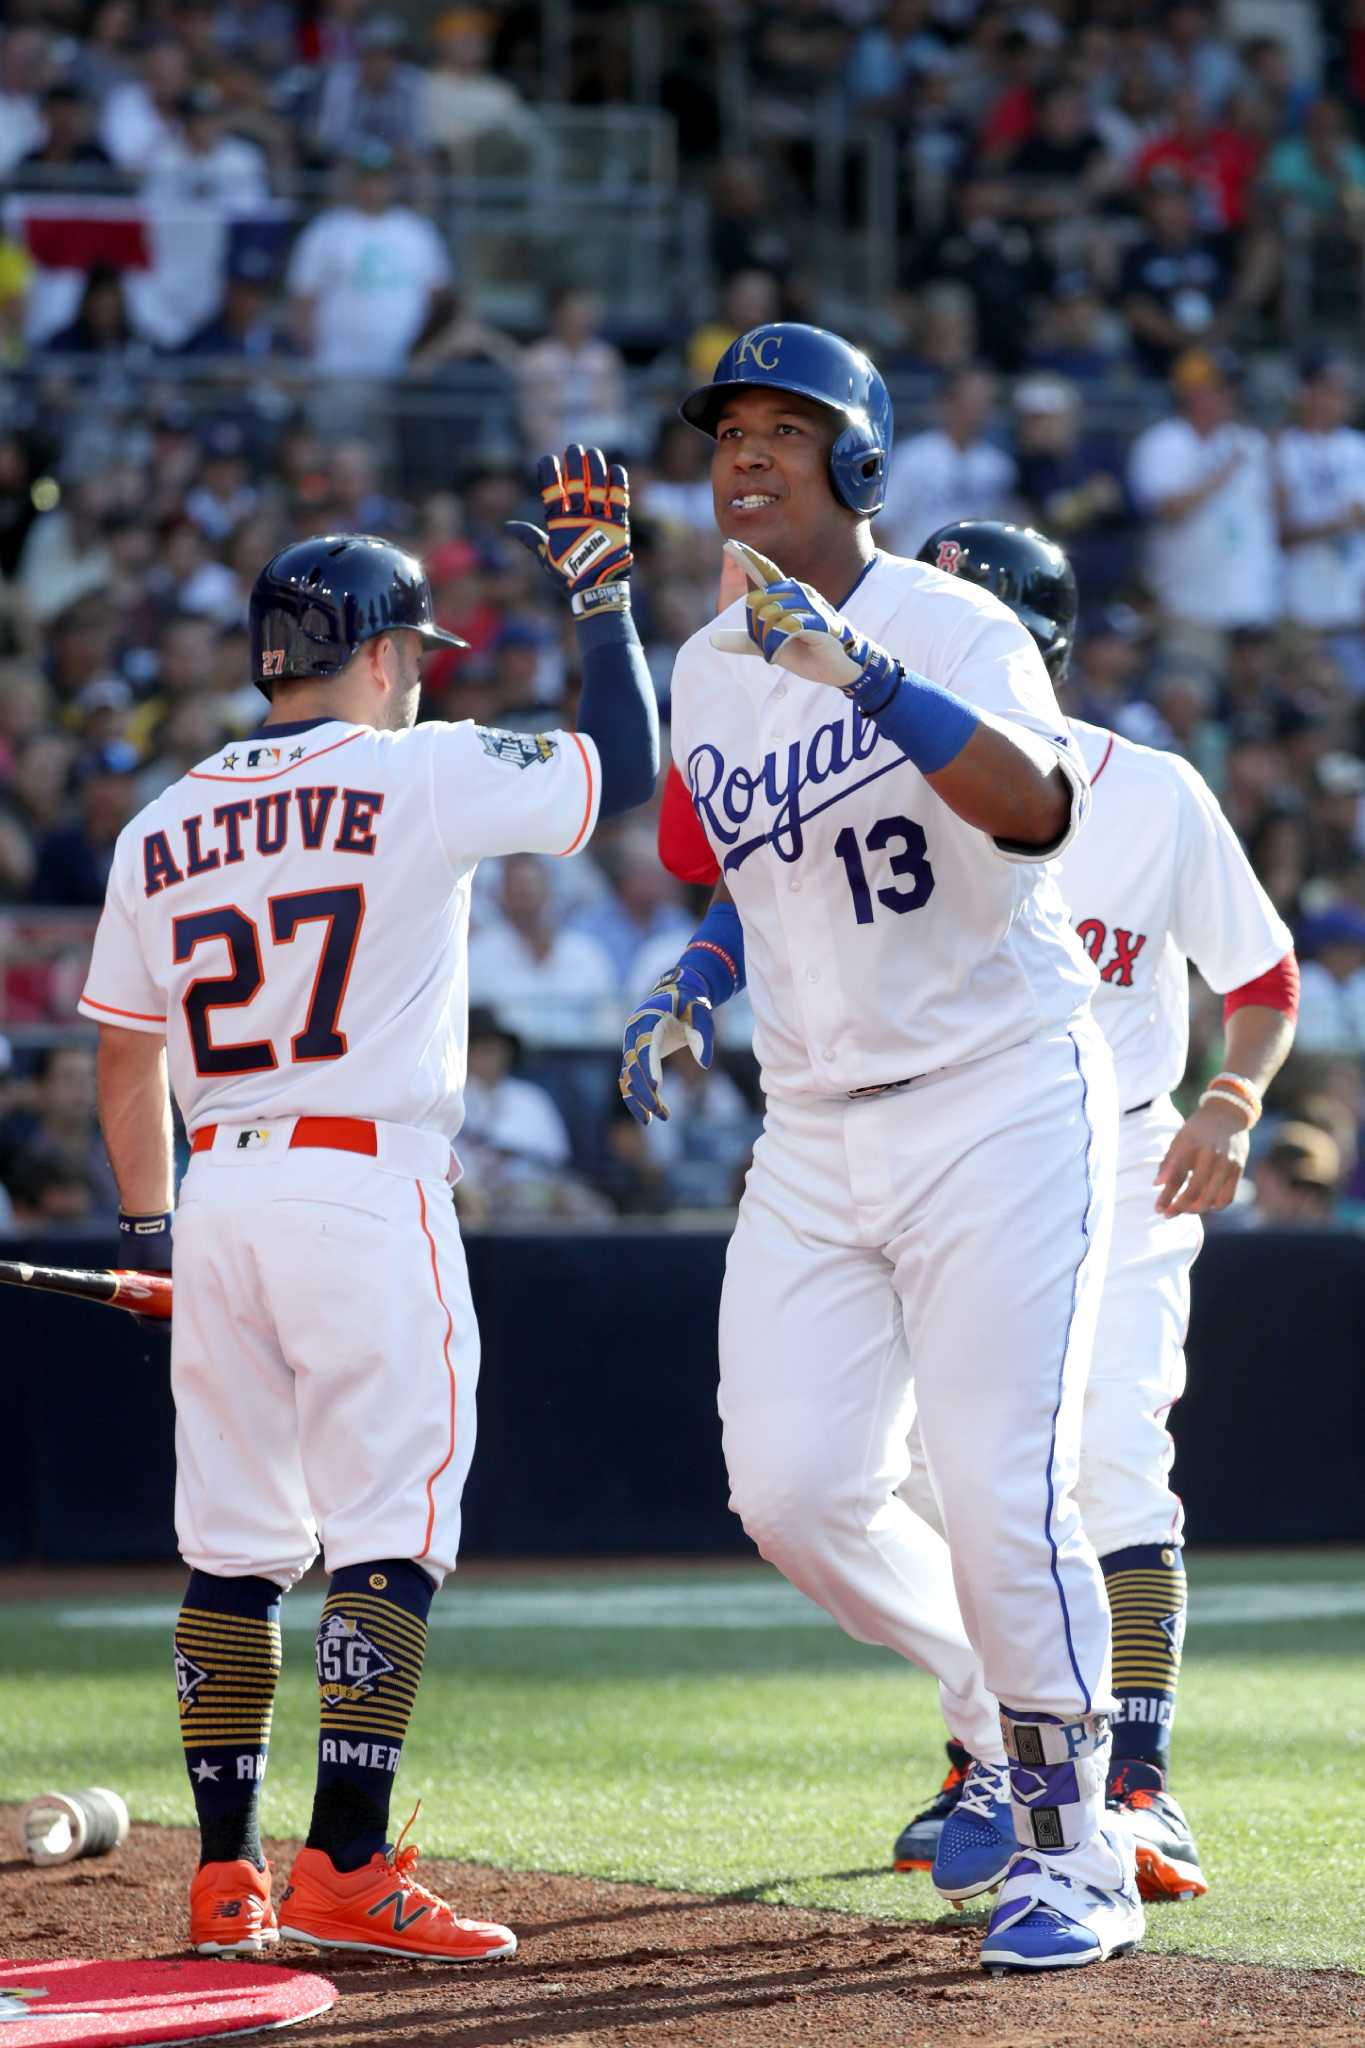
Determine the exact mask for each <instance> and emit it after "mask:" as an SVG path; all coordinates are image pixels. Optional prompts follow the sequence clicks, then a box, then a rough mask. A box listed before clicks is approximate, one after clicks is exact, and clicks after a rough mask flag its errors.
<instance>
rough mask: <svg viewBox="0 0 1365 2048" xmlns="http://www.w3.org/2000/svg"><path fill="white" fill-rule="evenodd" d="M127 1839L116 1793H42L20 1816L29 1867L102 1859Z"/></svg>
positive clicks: (90, 1789)
mask: <svg viewBox="0 0 1365 2048" xmlns="http://www.w3.org/2000/svg"><path fill="white" fill-rule="evenodd" d="M127 1839H128V1809H127V1807H126V1806H125V1805H124V1803H123V1801H122V1800H121V1799H120V1797H119V1795H118V1793H117V1792H111V1791H110V1790H109V1789H108V1787H107V1786H105V1785H90V1786H87V1788H86V1789H85V1791H83V1792H44V1793H43V1794H42V1795H41V1796H40V1797H39V1798H37V1799H30V1800H29V1802H28V1804H27V1805H26V1806H24V1807H22V1808H21V1809H20V1812H19V1846H20V1848H21V1849H22V1850H23V1852H24V1854H25V1856H27V1857H28V1860H29V1862H30V1863H73V1862H74V1861H75V1860H76V1858H77V1857H78V1856H104V1855H107V1854H108V1852H109V1851H110V1850H111V1849H117V1848H118V1847H119V1846H120V1844H121V1843H123V1842H126V1841H127Z"/></svg>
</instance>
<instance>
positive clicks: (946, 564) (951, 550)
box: [934, 540, 962, 576]
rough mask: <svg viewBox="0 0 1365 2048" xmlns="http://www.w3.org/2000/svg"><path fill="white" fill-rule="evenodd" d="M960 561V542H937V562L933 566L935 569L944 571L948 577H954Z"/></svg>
mask: <svg viewBox="0 0 1365 2048" xmlns="http://www.w3.org/2000/svg"><path fill="white" fill-rule="evenodd" d="M961 560H962V542H961V541H960V540H941V541H940V542H939V544H938V560H937V561H936V563H935V565H934V566H935V567H936V568H939V569H943V570H946V572H947V574H948V575H949V576H956V574H957V571H958V564H959V563H960V562H961Z"/></svg>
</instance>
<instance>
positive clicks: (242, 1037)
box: [81, 449, 658, 1962]
mask: <svg viewBox="0 0 1365 2048" xmlns="http://www.w3.org/2000/svg"><path fill="white" fill-rule="evenodd" d="M541 468H542V477H541V481H542V485H543V487H544V488H543V495H544V498H545V502H546V506H547V511H548V514H549V517H548V520H547V529H548V530H547V531H546V532H545V533H541V532H540V531H539V529H536V530H534V537H535V543H536V546H537V549H538V551H539V552H541V553H542V555H543V557H544V559H545V561H546V565H547V567H549V568H550V569H551V571H552V573H554V574H556V575H557V576H558V577H559V578H560V580H561V582H562V584H563V586H564V587H565V589H566V590H567V591H568V593H569V594H570V595H571V597H572V601H573V605H574V610H575V614H576V616H577V617H578V619H579V634H580V644H581V652H582V655H583V671H584V681H583V692H582V702H581V712H580V721H579V729H578V731H577V732H548V733H542V734H536V735H528V734H522V733H510V732H500V731H494V730H488V729H485V728H483V727H479V726H475V725H472V724H469V723H462V724H457V725H447V724H440V723H432V724H425V725H416V724H414V720H415V717H416V713H417V708H418V698H419V691H420V664H421V658H422V654H423V651H424V649H425V648H426V647H427V646H429V645H431V644H432V643H433V642H437V641H445V642H447V643H450V642H451V641H452V639H453V636H452V635H450V634H446V633H442V632H441V631H440V630H439V629H438V628H437V627H436V626H435V625H434V623H433V621H432V613H431V596H430V592H429V590H428V587H427V581H426V577H425V575H424V574H423V572H422V569H421V567H420V565H419V564H418V563H417V562H415V561H414V560H412V558H411V557H410V556H408V555H406V554H404V553H402V552H401V550H399V549H398V548H396V547H393V546H390V545H389V544H388V543H387V542H385V541H382V540H378V539H375V538H372V537H370V536H367V535H363V534H340V535H329V536H326V537H323V538H319V539H314V540H306V541H302V542H300V543H298V544H297V545H295V546H292V547H288V548H286V549H285V550H284V551H283V553H281V554H279V555H277V556H275V557H274V559H273V560H272V561H271V562H269V563H268V564H267V566H266V567H265V568H264V569H263V570H262V571H261V574H260V575H259V576H258V578H257V580H256V584H255V587H254V589H253V591H252V595H251V605H250V637H251V651H252V663H253V674H254V676H255V678H256V680H257V682H258V683H259V685H260V687H261V688H262V690H263V691H264V693H265V695H266V696H267V697H269V698H270V699H271V707H270V713H269V715H268V717H267V720H266V722H265V724H263V725H262V726H261V727H260V729H259V730H258V731H256V732H254V733H253V734H252V735H251V737H250V738H249V739H246V740H244V741H241V742H238V743H235V744H232V745H229V746H226V747H223V748H222V749H220V750H218V751H216V752H215V753H213V754H212V755H210V756H209V758H208V759H207V760H204V761H201V762H200V763H199V765H198V766H197V767H196V768H193V769H191V770H190V772H189V773H188V775H186V776H185V777H183V778H182V780H181V781H179V782H177V783H175V784H173V785H172V787H171V788H170V789H168V790H166V791H165V792H164V794H163V795H161V796H159V797H158V798H157V799H156V800H155V801H154V802H153V803H152V804H150V805H149V806H148V807H147V809H145V810H144V811H143V812H141V813H140V815H139V816H138V817H136V818H135V819H134V820H133V821H132V823H131V824H130V825H129V826H128V827H127V828H126V830H125V831H124V833H123V834H122V836H121V838H120V840H119V842H118V846H117V849H116V852H115V856H114V862H113V868H112V871H111V875H110V881H109V889H108V895H107V898H106V902H105V907H104V912H103V915H102V917H101V920H100V925H99V930H98V934H97V936H96V940H95V947H94V955H93V959H92V962H91V967H90V977H89V982H88V985H87V987H86V990H85V994H84V996H83V998H82V1002H81V1009H82V1010H83V1012H84V1013H85V1015H86V1016H88V1017H91V1018H93V1019H95V1020H96V1021H97V1022H98V1024H99V1026H100V1049H99V1083H100V1113H101V1119H102V1122H103V1126H104V1131H105V1136H106V1140H107V1142H108V1146H109V1152H110V1156H111V1159H112V1161H113V1166H114V1171H115V1173H116V1175H117V1178H118V1183H119V1192H120V1197H121V1200H122V1203H123V1206H124V1210H125V1212H126V1213H125V1214H124V1215H123V1216H122V1217H121V1218H120V1229H121V1232H122V1235H123V1238H124V1241H125V1250H124V1256H123V1259H122V1263H124V1264H126V1265H138V1264H142V1265H160V1266H161V1267H162V1268H163V1269H164V1268H165V1267H166V1265H167V1264H168V1263H169V1261H168V1258H167V1253H168V1251H169V1242H170V1228H171V1215H170V1211H171V1206H172V1176H171V1125H170V1107H169V1103H168V1100H167V1092H166V1076H167V1068H168V1066H169V1076H170V1085H171V1087H172V1089H173V1090H174V1093H175V1098H176V1101H177V1102H178V1104H179V1106H180V1110H181V1114H182V1115H183V1117H184V1121H185V1126H186V1128H187V1130H188V1131H189V1133H190V1150H191V1155H192V1156H191V1162H190V1166H189V1169H188V1172H187V1174H186V1176H185V1181H184V1185H183V1187H182V1189H181V1194H180V1201H179V1205H178V1207H177V1209H176V1211H175V1219H174V1221H175V1262H174V1264H175V1280H176V1311H175V1326H174V1333H173V1337H172V1349H171V1378H172V1385H173V1388H174V1394H175V1405H176V1456H177V1483H176V1527H177V1532H178V1536H179V1542H180V1549H181V1552H182V1554H183V1556H184V1558H185V1561H186V1563H187V1564H188V1565H189V1566H190V1574H191V1575H190V1581H189V1586H188V1589H187V1591H186V1595H185V1601H184V1606H183V1607H182V1609H181V1612H180V1617H179V1620H178V1623H177V1626H176V1632H175V1670H176V1683H177V1690H178V1693H179V1700H180V1721H181V1731H182V1737H183V1742H184V1749H185V1759H186V1764H187V1767H188V1769H189V1774H190V1782H191V1787H192V1789H193V1793H194V1800H195V1806H196V1810H197V1814H198V1820H199V1826H200V1831H201V1837H202V1860H201V1864H200V1868H199V1870H198V1873H197V1874H196V1876H195V1879H194V1882H193V1885H192V1887H191V1892H190V1929H191V1941H192V1943H193V1945H194V1947H195V1948H197V1949H198V1950H199V1951H200V1952H201V1953H205V1954H226V1953H232V1954H245V1953H257V1952H259V1951H260V1950H261V1949H262V1948H263V1947H266V1946H268V1945H271V1944H273V1943H275V1942H276V1941H278V1940H279V1939H280V1938H281V1936H284V1937H291V1936H292V1937H294V1938H297V1939H299V1940H302V1941H306V1942H310V1943H312V1944H313V1945H314V1946H316V1947H319V1948H362V1949H369V1950H373V1951H375V1952H377V1953H379V1954H385V1955H389V1954H392V1955H408V1956H414V1955H416V1956H423V1957H426V1958H428V1959H430V1960H432V1961H437V1962H464V1961H475V1960H479V1959H482V1958H485V1957H490V1956H501V1955H508V1954H510V1953H511V1952H512V1950H513V1949H514V1948H515V1947H516V1941H515V1938H514V1936H513V1935H512V1934H511V1933H510V1932H509V1931H508V1929H507V1928H505V1927H500V1926H496V1925H491V1924H484V1923H480V1922H477V1921H469V1920H463V1919H458V1918H457V1917H456V1916H455V1914H454V1913H453V1912H452V1911H451V1909H450V1908H449V1906H447V1905H446V1904H445V1902H444V1901H443V1900H441V1899H439V1898H437V1897H436V1896H435V1895H434V1894H433V1893H432V1892H430V1891H428V1890H426V1889H425V1888H424V1887H423V1886H422V1885H421V1884H420V1883H419V1882H418V1880H417V1878H416V1876H415V1874H414V1864H415V1862H416V1858H417V1850H416V1848H415V1846H412V1845H408V1846H406V1847H405V1846H404V1845H403V1842H402V1837H401V1836H400V1838H399V1842H398V1845H397V1846H396V1847H394V1846H391V1845H390V1843H389V1840H388V1834H389V1829H388V1815H389V1804H390V1792H391V1788H392V1784H393V1774H394V1771H395V1769H396V1768H397V1765H398V1761H399V1757H400V1754H401V1750H402V1744H403V1738H404V1735H405V1732H406V1729H407V1725H408V1718H409V1714H410V1712H411V1709H412V1705H413V1700H414V1696H415V1694H416V1690H417V1685H418V1681H419V1678H420V1675H421V1669H422V1661H423V1654H424V1649H425V1642H426V1623H427V1612H428V1609H429V1607H430V1604H431V1600H432V1596H433V1594H434V1592H435V1591H436V1589H437V1587H438V1586H439V1585H440V1583H441V1581H442V1579H443V1578H444V1576H445V1574H446V1573H447V1572H448V1571H450V1570H451V1569H452V1567H453V1566H454V1563H455V1557H456V1551H457V1548H458V1544H459V1531H460V1496H461V1492H462V1489H463V1485H464V1480H465V1476H466V1474H467V1472H468V1470H469V1463H470V1458H471V1455H472V1452H473V1448H474V1399H475V1387H476V1382H477V1378H478V1368H479V1339H478V1331H477V1328H476V1326H475V1323H474V1317H473V1313H472V1309H471V1305H470V1298H469V1288H468V1283H467V1279H466V1275H465V1264H464V1255H463V1252H462V1249H461V1245H460V1238H459V1232H458V1230H457V1227H456V1222H455V1212H454V1207H453V1204H452V1201H451V1196H450V1185H449V1183H450V1181H451V1180H452V1179H453V1178H454V1176H455V1172H456V1171H457V1169H456V1167H455V1165H454V1160H453V1155H452V1151H451V1141H452V1139H453V1138H454V1137H455V1136H456V1133H457V1131H458V1129H459V1124H460V1120H461V1113H462V1112H461V1090H462V1086H463V1082H464V1073H465V1030H466V1018H467V1008H468V999H467V990H466V951H467V945H466V941H467V932H468V921H469V898H470V882H471V877H472V875H473V872H474V868H475V864H476V862H477V861H479V860H480V859H481V858H483V857H484V856H485V855H490V854H503V853H510V852H513V851H515V850H530V851H534V852H538V853H544V854H572V853H576V852H577V851H578V850H579V849H580V848H581V847H582V846H584V845H585V844H586V843H587V841H588V838H589V836H590V834H591V833H592V830H593V827H594V825H595V823H596V821H597V819H598V818H599V817H601V816H607V815H610V814H611V813H613V812H619V811H622V810H625V809H627V808H629V807H631V806H633V805H635V804H638V803H640V802H643V801H645V800H646V799H647V798H648V797H649V796H650V795H651V793H652V791H653V787H654V777H655V773H656V768H657V752H658V742H657V726H656V721H655V714H654V708H653V707H654V698H653V691H652V689H651V687H650V682H649V676H648V671H647V670H646V668H645V665H644V660H643V656H642V654H641V651H640V646H639V641H638V638H637V637H636V635H635V632H634V628H633V627H632V625H631V623H630V615H629V609H628V601H629V599H628V585H627V584H626V582H625V581H624V580H623V579H624V578H625V576H626V573H627V571H628V570H629V568H630V564H631V555H630V548H629V527H628V517H627V496H626V480H625V476H624V473H623V472H621V471H619V470H617V471H609V470H608V469H607V467H606V465H605V463H604V462H603V461H602V459H601V457H600V456H599V455H597V454H596V452H595V451H591V450H590V451H587V452H586V453H585V451H583V450H582V449H570V450H569V451H568V454H567V455H566V456H565V458H564V461H563V465H562V467H561V464H560V463H559V461H558V460H548V461H547V462H545V463H543V464H542V465H541ZM454 644H455V645H457V646H458V645H461V644H463V643H461V642H459V641H454ZM319 1543H321V1546H322V1548H323V1550H324V1552H325V1555H326V1563H327V1567H328V1570H329V1571H330V1573H331V1582H330V1586H329V1589H328V1592H327V1596H326V1600H325V1603H324V1606H323V1613H322V1621H321V1625H320V1628H319V1631H318V1636H317V1675H318V1687H319V1694H320V1699H321V1731H320V1737H319V1747H318V1777H317V1793H316V1800H315V1804H314V1808H313V1818H312V1825H311V1827H310V1829H309V1833H308V1841H307V1846H306V1847H305V1848H304V1849H303V1850H301V1852H300V1853H299V1855H298V1857H297V1859H296V1861H295V1863H294V1867H293V1871H292V1873H291V1876H290V1881H289V1885H288V1887H287V1889H286V1891H285V1893H284V1895H283V1898H282V1900H281V1902H280V1908H279V1914H278V1920H277V1916H276V1911H275V1908H274V1907H273V1906H272V1902H271V1880H270V1871H269V1869H268V1867H267V1866H266V1863H265V1859H264V1857H263V1856H262V1854H261V1844H260V1834H259V1828H258V1820H257V1797H258V1793H259V1787H260V1780H261V1777H262V1774H263V1772H264V1769H265V1762H266V1749H267V1743H268V1738H269V1731H270V1719H271V1707H272V1700H273V1695H274V1689H275V1680H276V1676H277V1673H278V1670H279V1661H280V1630H279V1613H280V1596H281V1592H282V1591H283V1590H287V1589H288V1588H289V1587H290V1586H291V1585H292V1584H293V1583H294V1581H295V1580H296V1579H297V1578H298V1577H299V1575H300V1574H301V1573H302V1572H303V1571H305V1570H306V1569H307V1567H308V1565H309V1564H310V1563H311V1561H312V1559H313V1557H314V1556H315V1554H316V1552H317V1550H318V1546H319ZM404 1833H406V1830H404Z"/></svg>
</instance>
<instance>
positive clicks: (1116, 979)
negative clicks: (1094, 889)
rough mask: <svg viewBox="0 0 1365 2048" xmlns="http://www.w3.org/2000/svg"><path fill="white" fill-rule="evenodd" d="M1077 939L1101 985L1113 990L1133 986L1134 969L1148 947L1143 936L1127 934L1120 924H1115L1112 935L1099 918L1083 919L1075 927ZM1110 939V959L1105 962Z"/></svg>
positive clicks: (1142, 933) (1143, 934)
mask: <svg viewBox="0 0 1365 2048" xmlns="http://www.w3.org/2000/svg"><path fill="white" fill-rule="evenodd" d="M1076 937H1077V938H1078V939H1079V940H1080V942H1081V944H1082V945H1083V946H1084V947H1085V950H1086V952H1087V953H1088V954H1089V955H1090V957H1091V959H1092V960H1093V961H1094V963H1095V965H1096V967H1098V968H1099V970H1100V980H1101V981H1106V982H1108V983H1109V985H1110V986H1111V987H1112V988H1131V987H1132V986H1133V968H1134V966H1135V965H1136V963H1137V957H1138V954H1139V953H1140V952H1141V951H1142V949H1143V947H1144V946H1145V945H1146V943H1147V934H1146V932H1130V931H1127V930H1125V928H1124V927H1123V926H1122V925H1121V924H1116V925H1115V926H1114V927H1113V929H1112V931H1111V930H1110V929H1109V928H1108V927H1107V926H1106V925H1105V923H1104V922H1103V920H1102V919H1101V918H1098V917H1083V918H1082V919H1081V921H1080V923H1079V924H1078V925H1077V926H1076ZM1111 938H1112V940H1113V941H1114V951H1113V956H1112V958H1110V959H1108V960H1106V959H1105V958H1104V954H1105V948H1106V946H1107V944H1108V942H1109V940H1110V939H1111Z"/></svg>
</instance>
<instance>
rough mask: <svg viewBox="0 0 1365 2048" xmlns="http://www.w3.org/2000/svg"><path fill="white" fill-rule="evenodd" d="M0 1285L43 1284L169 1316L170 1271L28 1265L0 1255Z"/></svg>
mask: <svg viewBox="0 0 1365 2048" xmlns="http://www.w3.org/2000/svg"><path fill="white" fill-rule="evenodd" d="M0 1285H3V1286H8V1287H45V1288H47V1289H48V1290H49V1291H50V1292H51V1293H53V1294H74V1295H77V1296H79V1298H80V1299H81V1300H82V1301H102V1302H105V1303H106V1304H107V1305H108V1306H109V1307H110V1308H126V1309H130V1310H131V1311H132V1312H133V1314H134V1315H139V1316H155V1317H159V1318H161V1319H162V1320H168V1319H169V1317H170V1313H171V1276H170V1274H169V1273H124V1272H120V1271H118V1270H107V1271H103V1272H94V1271H87V1270H85V1269H83V1268H81V1267H79V1266H30V1265H29V1264H28V1262H27V1261H26V1260H24V1259H0Z"/></svg>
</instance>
